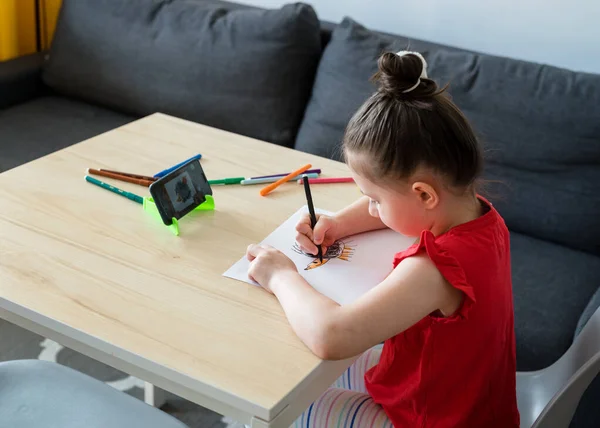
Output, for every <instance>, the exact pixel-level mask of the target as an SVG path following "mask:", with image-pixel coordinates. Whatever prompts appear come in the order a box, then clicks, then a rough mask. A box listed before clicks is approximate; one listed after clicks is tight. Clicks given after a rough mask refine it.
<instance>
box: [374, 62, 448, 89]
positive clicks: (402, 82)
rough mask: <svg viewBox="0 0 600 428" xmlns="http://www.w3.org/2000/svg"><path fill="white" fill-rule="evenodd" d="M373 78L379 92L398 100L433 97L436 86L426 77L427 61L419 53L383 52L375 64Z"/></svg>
mask: <svg viewBox="0 0 600 428" xmlns="http://www.w3.org/2000/svg"><path fill="white" fill-rule="evenodd" d="M377 65H378V67H379V70H378V72H377V74H376V75H375V76H374V77H375V79H376V80H377V81H378V82H379V90H380V92H383V93H386V94H388V95H391V96H394V97H398V98H419V97H423V96H427V95H433V94H435V93H436V92H437V85H436V84H435V82H434V81H433V80H431V79H429V78H428V76H427V61H425V58H423V55H421V54H420V53H419V52H411V51H400V52H398V53H393V52H385V53H384V54H383V55H381V56H380V57H379V61H378V63H377Z"/></svg>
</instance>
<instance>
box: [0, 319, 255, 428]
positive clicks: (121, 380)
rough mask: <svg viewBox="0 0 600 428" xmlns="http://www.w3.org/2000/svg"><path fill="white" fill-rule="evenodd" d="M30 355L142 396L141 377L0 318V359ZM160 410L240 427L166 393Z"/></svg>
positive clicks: (211, 427) (206, 424)
mask: <svg viewBox="0 0 600 428" xmlns="http://www.w3.org/2000/svg"><path fill="white" fill-rule="evenodd" d="M31 358H37V359H40V360H46V361H55V362H57V363H59V364H63V365H65V366H68V367H71V368H73V369H76V370H79V371H81V372H83V373H86V374H88V375H90V376H92V377H95V378H96V379H99V380H102V381H103V382H106V383H108V384H109V385H111V386H112V387H114V388H116V389H118V390H121V391H124V392H126V393H127V394H130V395H133V396H135V397H137V398H140V399H143V389H142V388H143V384H144V383H143V382H142V381H141V380H139V379H137V378H135V377H133V376H128V375H127V374H125V373H123V372H120V371H118V370H116V369H113V368H112V367H109V366H107V365H105V364H102V363H100V362H98V361H96V360H93V359H91V358H88V357H86V356H84V355H82V354H80V353H78V352H75V351H73V350H71V349H68V348H64V347H62V346H61V345H59V344H58V343H56V342H53V341H51V340H48V339H44V338H43V337H41V336H38V335H37V334H35V333H31V332H30V331H27V330H24V329H22V328H20V327H17V326H16V325H14V324H11V323H9V322H7V321H4V320H2V319H0V361H8V360H17V359H31ZM162 410H164V411H165V412H167V413H169V414H171V415H173V416H174V417H176V418H177V419H179V420H181V421H182V422H184V423H185V424H186V425H188V426H189V427H190V428H226V427H227V428H239V427H243V425H240V424H238V423H236V422H235V421H231V420H229V419H228V418H224V417H223V416H221V415H218V414H217V413H214V412H212V411H210V410H207V409H205V408H203V407H200V406H198V405H196V404H193V403H191V402H189V401H187V400H184V399H182V398H179V397H177V396H175V395H173V394H169V393H167V403H166V404H165V405H164V406H163V407H162Z"/></svg>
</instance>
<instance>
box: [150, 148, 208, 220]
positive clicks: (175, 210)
mask: <svg viewBox="0 0 600 428" xmlns="http://www.w3.org/2000/svg"><path fill="white" fill-rule="evenodd" d="M150 194H151V195H152V198H153V199H154V203H155V204H156V208H157V209H158V212H159V213H160V217H161V218H162V221H163V223H164V224H166V225H167V226H168V225H171V224H172V223H173V218H176V219H178V220H179V219H180V218H181V217H183V216H184V215H186V214H188V213H189V212H191V211H193V210H194V209H195V208H196V207H198V205H200V204H202V203H203V202H204V201H206V195H212V189H211V188H210V184H208V180H207V179H206V175H205V174H204V171H203V170H202V166H201V165H200V161H199V160H198V159H194V160H191V161H189V162H187V163H185V164H183V165H182V166H180V167H179V168H177V169H176V170H174V171H172V172H170V173H169V174H167V175H165V176H164V177H161V178H160V179H158V180H156V181H155V182H154V183H152V184H151V185H150Z"/></svg>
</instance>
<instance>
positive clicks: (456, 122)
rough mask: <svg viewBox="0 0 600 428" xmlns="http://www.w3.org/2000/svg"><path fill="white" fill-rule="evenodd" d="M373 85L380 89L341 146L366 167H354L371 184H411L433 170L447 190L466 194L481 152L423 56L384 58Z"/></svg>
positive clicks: (477, 172)
mask: <svg viewBox="0 0 600 428" xmlns="http://www.w3.org/2000/svg"><path fill="white" fill-rule="evenodd" d="M378 66H379V71H378V72H377V73H376V74H375V76H373V79H374V80H376V81H377V82H378V83H379V89H378V90H377V92H375V93H374V94H373V95H372V96H371V97H370V98H369V99H368V100H367V101H365V103H364V104H363V105H362V106H361V107H360V109H359V110H358V111H357V112H356V113H355V114H354V116H353V117H352V119H351V120H350V122H349V123H348V126H347V127H346V132H345V135H344V140H343V150H344V154H345V155H346V159H348V157H347V155H348V154H349V153H350V154H354V155H360V156H361V158H363V159H364V156H366V159H367V160H368V162H361V163H360V164H359V165H352V166H353V167H354V168H355V169H357V170H358V172H359V173H361V175H364V176H366V177H367V178H369V179H371V180H373V181H381V180H382V179H384V178H396V179H398V178H400V179H407V178H409V177H411V176H412V175H413V173H414V172H415V171H416V170H417V168H419V167H426V168H430V169H431V170H433V171H434V172H437V173H438V174H441V175H442V176H443V177H444V178H445V179H446V184H447V185H450V186H451V187H455V188H462V189H466V188H468V187H471V186H472V185H474V183H475V181H476V180H477V179H478V177H479V175H480V173H481V170H482V167H483V156H482V150H481V147H480V145H479V142H478V141H477V138H476V137H475V133H474V132H473V129H472V128H471V126H470V125H469V123H468V121H467V119H466V118H465V116H464V115H463V114H462V113H461V111H460V110H459V109H458V107H457V106H456V105H455V104H454V103H453V102H452V101H451V100H450V98H449V97H448V96H447V94H446V93H445V89H446V87H444V88H442V89H439V88H438V86H437V85H436V83H435V82H434V81H433V80H431V79H429V78H427V77H424V76H426V73H425V71H424V69H426V63H425V60H424V59H422V57H421V56H420V55H419V54H416V53H405V54H404V55H402V56H400V55H398V54H395V53H391V52H386V53H384V54H383V55H382V56H381V57H380V58H379V62H378Z"/></svg>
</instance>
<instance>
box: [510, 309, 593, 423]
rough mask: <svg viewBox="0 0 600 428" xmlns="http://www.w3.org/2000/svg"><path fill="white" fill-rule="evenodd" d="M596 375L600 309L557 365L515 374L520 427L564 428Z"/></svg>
mask: <svg viewBox="0 0 600 428" xmlns="http://www.w3.org/2000/svg"><path fill="white" fill-rule="evenodd" d="M599 372H600V308H598V309H596V311H595V312H594V315H592V317H591V318H590V319H589V321H588V322H587V324H586V325H585V327H584V328H583V329H582V330H581V333H580V334H579V335H578V336H577V337H576V338H575V341H574V342H573V344H572V345H571V347H570V348H569V349H568V350H567V352H565V353H564V355H563V356H562V357H560V359H559V360H558V361H556V362H555V363H554V364H552V365H551V366H549V367H546V368H545V369H542V370H537V371H532V372H517V402H518V406H519V412H520V414H521V427H522V428H568V427H569V424H570V422H571V419H572V418H573V415H574V414H575V410H576V409H577V405H578V404H579V400H581V396H582V395H583V393H584V392H585V390H586V388H587V387H588V386H589V384H590V383H591V382H592V380H594V378H595V377H596V375H597V374H598V373H599ZM599 425H600V422H599Z"/></svg>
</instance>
